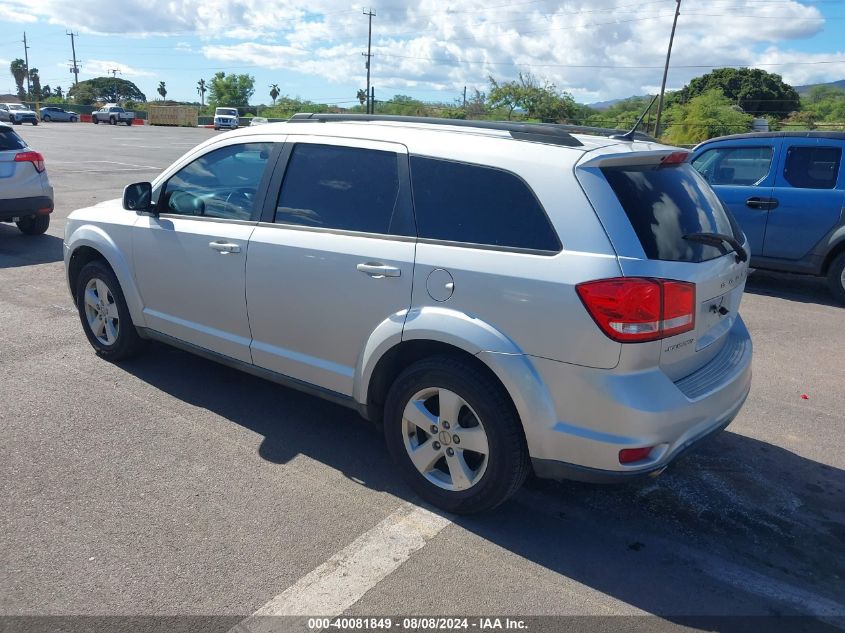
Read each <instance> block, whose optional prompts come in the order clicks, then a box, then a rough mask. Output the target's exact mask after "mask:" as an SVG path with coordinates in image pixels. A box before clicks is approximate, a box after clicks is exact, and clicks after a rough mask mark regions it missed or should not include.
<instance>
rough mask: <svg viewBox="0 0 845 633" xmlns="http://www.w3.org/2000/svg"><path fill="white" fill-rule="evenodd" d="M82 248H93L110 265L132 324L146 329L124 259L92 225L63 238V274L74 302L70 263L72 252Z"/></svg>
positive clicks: (120, 252)
mask: <svg viewBox="0 0 845 633" xmlns="http://www.w3.org/2000/svg"><path fill="white" fill-rule="evenodd" d="M83 246H87V247H89V248H93V249H94V250H95V251H97V252H98V253H100V254H101V255H102V256H103V257H104V258H105V260H106V261H107V262H108V263H109V266H111V268H112V270H113V271H114V274H115V275H116V276H117V281H118V282H119V283H120V289H121V290H122V291H123V297H124V299H126V305H127V307H128V308H129V314H130V315H131V316H132V322H133V323H134V324H135V326H137V327H145V326H146V322H145V321H144V309H143V306H144V304H143V301H142V300H141V295H140V294H139V292H138V287H137V285H136V284H135V277H134V276H133V274H132V269H131V267H130V265H129V262H128V261H127V259H126V256H125V255H124V253H123V252H122V251H121V249H120V248H119V247H118V246H117V244H115V242H114V240H113V239H112V237H111V236H110V235H109V234H108V233H106V232H105V231H104V230H103V229H101V228H100V227H98V226H95V225H92V224H83V225H82V226H80V227H78V228H76V229H74V230H73V232H72V233H71V234H70V235H68V236H67V237H66V238H65V253H64V256H65V275H66V276H67V281H68V288H69V289H70V294H71V297H73V299H74V301H75V300H76V297H74V289H73V288H72V287H71V286H70V276H69V273H70V260H71V257H73V253H74V252H76V250H77V249H79V248H81V247H83Z"/></svg>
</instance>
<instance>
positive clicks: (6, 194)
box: [0, 123, 53, 235]
mask: <svg viewBox="0 0 845 633" xmlns="http://www.w3.org/2000/svg"><path fill="white" fill-rule="evenodd" d="M52 212H53V187H52V185H51V184H50V179H49V178H48V177H47V170H46V168H45V166H44V157H43V156H42V155H41V154H39V153H38V152H36V151H35V150H34V149H32V148H31V147H29V146H28V145H27V144H26V141H24V140H23V139H22V138H21V137H20V136H19V135H18V134H17V133H16V132H15V131H14V130H13V129H12V128H11V127H9V126H8V125H5V124H3V123H0V222H14V223H15V224H16V225H17V226H18V228H19V229H20V230H21V232H23V233H26V234H27V235H39V234H41V233H44V231H46V230H47V227H49V226H50V213H52Z"/></svg>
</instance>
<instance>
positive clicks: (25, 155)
mask: <svg viewBox="0 0 845 633" xmlns="http://www.w3.org/2000/svg"><path fill="white" fill-rule="evenodd" d="M15 162H16V163H32V165H33V166H34V167H35V171H37V172H38V173H39V174H40V173H41V172H43V171H44V157H43V156H42V155H41V154H39V153H38V152H20V153H18V154H16V155H15Z"/></svg>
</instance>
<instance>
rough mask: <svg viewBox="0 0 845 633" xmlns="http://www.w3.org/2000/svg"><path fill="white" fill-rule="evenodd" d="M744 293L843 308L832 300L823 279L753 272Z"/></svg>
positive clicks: (825, 281)
mask: <svg viewBox="0 0 845 633" xmlns="http://www.w3.org/2000/svg"><path fill="white" fill-rule="evenodd" d="M745 292H748V293H750V294H754V295H764V296H767V297H778V298H780V299H787V300H789V301H799V302H802V303H817V304H819V305H826V306H833V307H843V306H842V305H841V304H840V303H838V302H837V301H836V300H835V299H834V298H833V295H832V294H831V293H830V288H829V287H828V285H827V279H826V278H824V277H813V276H810V275H796V274H792V273H779V272H775V271H770V270H755V271H754V273H753V274H751V275H750V276H749V277H748V280H747V281H746V283H745Z"/></svg>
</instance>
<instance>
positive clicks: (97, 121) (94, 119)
mask: <svg viewBox="0 0 845 633" xmlns="http://www.w3.org/2000/svg"><path fill="white" fill-rule="evenodd" d="M99 122H100V120H99V119H98V118H97V117H95V116H92V117H91V123H93V124H94V125H97V124H98V123H99Z"/></svg>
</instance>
